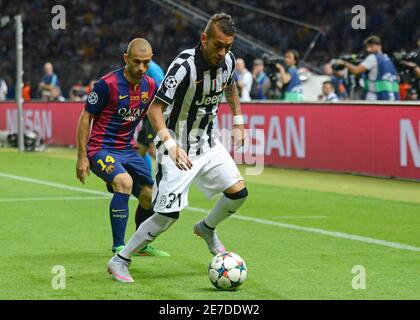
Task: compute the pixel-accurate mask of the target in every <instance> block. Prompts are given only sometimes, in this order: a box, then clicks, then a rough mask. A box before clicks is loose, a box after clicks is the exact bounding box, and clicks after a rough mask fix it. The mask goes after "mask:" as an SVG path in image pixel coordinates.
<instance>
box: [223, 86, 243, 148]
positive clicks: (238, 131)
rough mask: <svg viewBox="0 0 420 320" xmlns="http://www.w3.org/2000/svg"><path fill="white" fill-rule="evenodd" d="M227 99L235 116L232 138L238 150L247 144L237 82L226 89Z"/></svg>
mask: <svg viewBox="0 0 420 320" xmlns="http://www.w3.org/2000/svg"><path fill="white" fill-rule="evenodd" d="M225 97H226V101H227V102H228V104H229V105H230V108H231V110H232V113H233V115H234V124H233V131H232V136H233V141H234V144H235V147H236V149H238V148H240V147H241V146H243V145H244V143H245V128H244V123H243V118H242V112H241V103H240V102H239V94H238V88H237V87H236V83H235V82H234V83H232V85H230V86H229V87H226V88H225Z"/></svg>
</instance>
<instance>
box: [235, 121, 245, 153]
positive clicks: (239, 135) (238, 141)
mask: <svg viewBox="0 0 420 320" xmlns="http://www.w3.org/2000/svg"><path fill="white" fill-rule="evenodd" d="M232 139H233V145H234V147H235V150H238V149H240V148H241V147H243V146H244V144H245V139H246V134H245V128H244V125H243V124H235V125H233V130H232Z"/></svg>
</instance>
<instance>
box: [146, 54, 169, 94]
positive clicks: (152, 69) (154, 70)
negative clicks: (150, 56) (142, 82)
mask: <svg viewBox="0 0 420 320" xmlns="http://www.w3.org/2000/svg"><path fill="white" fill-rule="evenodd" d="M146 74H147V75H148V76H149V77H151V78H153V80H155V82H156V84H157V86H158V88H159V87H160V84H161V83H162V81H163V78H165V72H163V70H162V68H161V67H160V66H159V65H158V64H157V63H156V62H154V61H153V60H152V61H150V64H149V68H148V69H147V71H146Z"/></svg>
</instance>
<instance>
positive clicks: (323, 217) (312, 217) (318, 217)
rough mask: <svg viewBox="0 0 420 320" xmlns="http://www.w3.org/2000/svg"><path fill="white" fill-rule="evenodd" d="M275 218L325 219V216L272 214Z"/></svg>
mask: <svg viewBox="0 0 420 320" xmlns="http://www.w3.org/2000/svg"><path fill="white" fill-rule="evenodd" d="M273 218H275V219H286V220H305V219H308V220H313V219H326V218H327V216H274V217H273Z"/></svg>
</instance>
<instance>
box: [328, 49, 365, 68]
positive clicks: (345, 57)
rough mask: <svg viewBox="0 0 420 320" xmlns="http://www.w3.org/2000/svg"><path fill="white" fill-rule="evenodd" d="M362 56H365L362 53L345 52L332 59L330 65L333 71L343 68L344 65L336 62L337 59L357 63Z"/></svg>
mask: <svg viewBox="0 0 420 320" xmlns="http://www.w3.org/2000/svg"><path fill="white" fill-rule="evenodd" d="M364 58H365V55H363V54H355V53H353V54H346V55H343V56H341V57H339V58H337V59H333V60H332V63H331V67H332V69H333V70H334V71H339V70H343V69H344V68H345V67H344V65H343V64H339V63H337V60H343V61H346V62H349V63H351V64H355V65H358V64H360V63H361V62H362V61H363V59H364Z"/></svg>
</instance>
